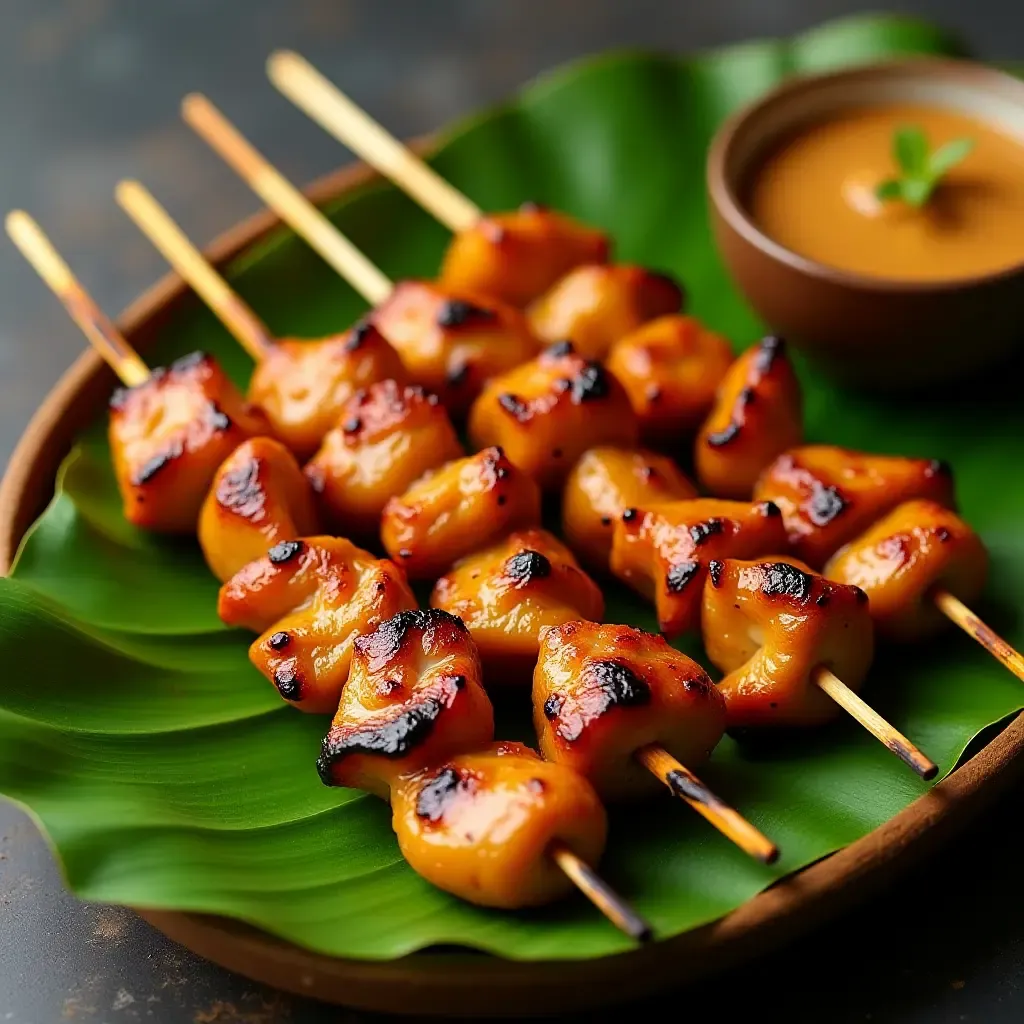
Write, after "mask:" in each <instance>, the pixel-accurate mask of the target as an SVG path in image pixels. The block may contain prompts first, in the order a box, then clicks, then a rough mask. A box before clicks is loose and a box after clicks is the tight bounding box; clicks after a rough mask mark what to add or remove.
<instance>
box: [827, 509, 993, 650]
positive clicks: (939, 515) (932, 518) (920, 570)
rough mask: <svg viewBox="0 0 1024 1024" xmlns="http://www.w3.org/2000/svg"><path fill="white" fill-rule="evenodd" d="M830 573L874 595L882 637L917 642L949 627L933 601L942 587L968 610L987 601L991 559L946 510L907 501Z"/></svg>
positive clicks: (839, 557)
mask: <svg viewBox="0 0 1024 1024" xmlns="http://www.w3.org/2000/svg"><path fill="white" fill-rule="evenodd" d="M824 572H825V575H826V576H828V577H829V579H833V580H837V581H838V582H840V583H847V584H850V585H852V586H857V587H860V588H861V590H863V591H864V592H865V593H866V594H867V595H868V601H869V607H870V609H871V617H872V618H873V619H874V620H875V626H876V628H877V629H878V632H879V635H881V636H885V637H887V638H888V639H891V640H896V641H900V642H914V641H918V640H924V639H926V638H927V637H929V636H932V635H933V634H935V633H937V632H939V631H940V630H941V629H943V628H944V627H946V626H948V625H949V620H948V619H947V618H946V617H945V616H944V615H943V614H942V613H941V612H940V611H939V610H938V608H937V607H936V606H935V603H934V601H933V600H931V598H932V595H933V594H934V592H935V590H936V589H937V588H941V589H943V590H946V591H948V592H949V593H951V594H952V595H953V596H954V597H958V598H959V599H960V600H961V601H963V602H965V603H966V604H973V602H974V601H976V600H977V598H978V597H980V596H981V592H982V590H983V588H984V586H985V578H986V576H987V574H988V553H987V552H986V550H985V545H984V544H983V543H982V541H981V538H980V537H979V536H978V535H977V534H976V533H975V532H974V531H973V530H972V529H971V528H970V526H968V525H967V523H965V522H964V521H963V520H962V519H961V518H960V517H959V516H958V515H956V514H955V513H954V512H950V510H949V509H948V508H946V507H945V506H943V505H939V504H937V503H936V502H934V501H908V502H904V504H902V505H898V506H897V507H896V508H895V509H893V511H892V512H890V513H889V514H888V515H887V516H884V517H883V518H882V519H879V520H878V522H876V523H874V524H873V525H872V526H870V527H869V528H868V529H867V530H866V531H865V532H864V533H862V534H861V535H860V536H859V537H856V538H855V539H854V540H852V541H850V543H849V544H847V545H846V546H845V547H843V548H841V549H840V550H839V551H837V552H836V554H834V555H833V556H832V558H831V559H829V561H828V563H827V564H826V566H825V570H824Z"/></svg>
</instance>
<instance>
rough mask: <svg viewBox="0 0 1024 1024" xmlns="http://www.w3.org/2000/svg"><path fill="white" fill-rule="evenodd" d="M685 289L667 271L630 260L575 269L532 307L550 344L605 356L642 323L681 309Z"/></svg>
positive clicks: (537, 329) (532, 317) (536, 326)
mask: <svg viewBox="0 0 1024 1024" xmlns="http://www.w3.org/2000/svg"><path fill="white" fill-rule="evenodd" d="M683 301H684V293H683V289H682V288H681V287H680V286H679V284H677V283H676V282H675V281H674V280H672V278H671V277H668V276H667V275H666V274H656V273H654V271H651V270H646V269H645V268H644V267H637V266H633V265H631V264H627V263H601V264H589V265H586V266H580V267H576V269H575V270H570V271H569V273H568V274H566V275H565V277H563V278H562V279H561V280H560V281H559V282H558V283H557V284H555V285H554V286H553V287H552V288H551V289H550V290H549V291H547V292H546V293H545V294H544V295H542V296H540V298H538V299H536V300H535V301H534V302H533V303H532V304H531V305H530V308H529V309H528V310H527V316H528V318H529V321H530V326H531V327H532V328H533V333H534V334H535V335H536V336H537V337H538V338H540V339H541V341H546V342H549V343H551V344H555V343H556V342H559V341H571V342H572V343H573V344H574V345H575V346H576V348H577V349H578V350H579V352H580V354H581V355H583V356H584V357H585V358H587V359H604V357H605V356H606V355H607V354H608V350H609V349H610V348H611V347H612V345H614V344H615V342H617V341H619V340H620V339H622V338H624V337H625V336H626V335H627V334H630V333H631V332H632V331H635V330H636V329H637V328H638V327H639V326H640V325H641V324H644V323H647V321H648V320H653V319H655V318H656V317H659V316H667V315H668V314H670V313H678V312H679V311H680V310H681V309H682V307H683Z"/></svg>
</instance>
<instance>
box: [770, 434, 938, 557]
mask: <svg viewBox="0 0 1024 1024" xmlns="http://www.w3.org/2000/svg"><path fill="white" fill-rule="evenodd" d="M754 497H755V499H757V500H759V501H774V502H775V504H776V505H778V506H779V508H780V509H782V518H783V520H784V521H785V523H786V530H787V531H788V533H789V543H790V546H791V547H792V549H793V551H794V552H795V553H796V555H797V556H798V557H799V558H801V559H803V561H805V562H806V563H807V564H808V565H810V566H812V567H813V568H815V569H820V568H821V567H822V566H823V565H824V564H825V562H826V561H827V560H828V558H829V556H830V555H832V554H833V553H834V552H836V551H837V550H838V549H839V548H841V547H842V546H843V545H844V544H846V543H848V542H849V541H851V540H853V539H854V537H856V536H857V535H858V534H860V533H863V531H864V530H866V529H867V528H868V527H869V526H870V525H871V524H872V523H873V522H875V521H876V520H877V519H880V518H881V517H882V516H884V515H886V514H887V513H889V512H891V511H892V510H893V509H894V508H896V506H897V505H902V504H903V502H905V501H910V500H912V499H914V498H924V499H926V500H929V501H936V502H938V503H939V504H940V505H948V506H949V507H951V508H952V507H954V505H953V474H952V471H951V470H950V468H949V466H947V465H946V464H945V463H944V462H938V461H936V460H934V459H906V458H902V457H900V456H891V455H865V454H863V453H861V452H853V451H850V450H849V449H847V448H835V447H832V446H829V445H808V446H806V447H803V448H794V449H793V450H792V451H788V452H786V453H784V454H783V455H780V456H779V457H778V458H777V459H776V460H775V461H774V462H773V463H772V464H771V465H770V466H768V468H767V469H765V471H764V473H762V475H761V477H760V479H759V480H758V482H757V486H756V487H755V488H754Z"/></svg>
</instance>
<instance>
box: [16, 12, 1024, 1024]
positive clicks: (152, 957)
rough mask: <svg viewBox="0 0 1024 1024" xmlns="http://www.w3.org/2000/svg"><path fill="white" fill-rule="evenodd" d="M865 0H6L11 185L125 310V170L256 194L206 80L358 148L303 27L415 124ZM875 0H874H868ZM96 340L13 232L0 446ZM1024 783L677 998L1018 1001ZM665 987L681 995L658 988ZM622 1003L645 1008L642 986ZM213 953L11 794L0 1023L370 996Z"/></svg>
mask: <svg viewBox="0 0 1024 1024" xmlns="http://www.w3.org/2000/svg"><path fill="white" fill-rule="evenodd" d="M864 6H865V5H862V4H859V3H856V2H851V0H773V2H767V0H717V2H707V0H515V2H513V0H347V2H342V0H165V2H160V0H134V2H131V0H3V2H2V4H0V128H2V129H3V133H4V139H5V144H4V147H3V154H2V157H0V206H2V207H3V208H4V209H7V208H9V207H12V206H25V207H27V208H28V209H30V210H32V211H33V212H34V213H36V215H37V216H38V217H39V218H40V220H41V221H42V222H43V223H44V225H45V226H46V227H47V229H48V230H49V231H51V233H52V235H53V237H54V239H55V240H56V242H57V243H58V245H59V246H60V248H61V249H62V250H63V251H64V252H65V253H66V255H67V256H68V258H69V259H70V261H71V263H72V264H73V266H75V267H76V268H77V269H78V270H79V271H80V274H81V276H82V278H83V279H84V280H85V282H86V283H87V285H88V286H89V287H90V288H91V289H92V290H93V291H94V293H95V294H96V296H97V297H98V299H99V300H100V301H101V303H102V304H103V305H104V306H105V307H106V308H107V309H109V310H111V311H115V310H118V309H120V308H121V307H122V306H124V305H125V304H126V303H127V302H128V301H129V300H130V299H131V298H133V297H134V296H135V295H136V294H137V293H138V292H139V291H140V290H141V289H142V288H143V287H144V286H145V285H147V284H149V283H151V282H152V281H153V280H154V279H155V278H156V277H157V276H158V275H159V274H161V273H163V270H164V265H163V263H162V262H161V260H160V258H159V257H158V256H157V255H156V254H155V253H154V252H153V251H152V250H151V249H150V247H149V246H148V244H147V243H146V242H145V241H144V240H143V239H142V237H141V236H140V235H139V234H138V233H137V232H136V230H135V229H134V228H133V227H132V225H131V224H130V223H129V222H128V221H127V219H126V218H125V217H124V216H123V214H121V213H120V211H119V210H118V209H117V208H116V207H115V206H114V204H113V203H112V201H111V198H110V197H111V189H112V187H113V184H114V182H115V181H116V180H117V179H118V178H119V177H122V176H125V175H136V176H139V177H141V178H143V179H144V180H145V181H146V182H147V184H149V185H150V187H151V188H152V189H153V190H154V191H155V193H156V194H157V195H158V196H160V197H161V199H162V200H163V201H164V202H165V203H166V204H167V206H168V207H169V208H170V209H171V210H172V211H173V212H174V214H175V215H176V216H178V217H179V219H180V220H181V222H182V223H183V225H184V226H185V228H186V230H187V231H189V232H190V233H192V235H193V236H194V237H195V238H197V239H199V240H202V241H207V240H209V239H211V238H212V237H214V236H215V235H216V234H217V233H219V232H220V231H222V230H223V229H224V228H226V227H228V226H229V225H230V224H232V223H234V222H235V221H237V220H238V219H239V218H240V217H242V216H244V215H245V214H247V213H249V212H251V211H252V210H253V209H254V208H255V206H256V203H255V201H254V200H253V198H252V197H251V195H250V194H249V192H248V191H247V190H246V189H245V188H244V187H243V186H241V185H240V184H239V183H238V182H237V181H236V180H235V179H234V178H233V176H232V175H231V173H230V172H229V171H227V170H226V169H224V168H223V167H222V166H221V165H220V164H219V163H218V161H217V160H215V159H212V158H211V157H210V155H209V153H208V152H206V150H205V149H204V147H203V144H202V143H200V142H198V141H197V140H196V139H194V138H193V137H192V136H191V135H190V133H189V132H188V131H187V130H186V129H185V128H184V127H182V126H181V124H180V122H179V119H178V116H177V105H178V102H179V100H180V98H181V96H182V95H183V94H184V93H186V92H188V91H189V90H193V89H199V90H202V91H205V92H207V93H208V94H209V95H210V96H211V97H212V98H214V99H215V100H216V101H217V102H218V103H219V104H221V105H222V106H223V107H224V109H225V110H226V111H227V112H228V113H229V114H230V115H231V116H232V117H233V118H234V119H235V120H237V122H238V123H239V125H240V126H241V128H242V129H243V130H244V131H245V132H246V133H248V134H249V135H250V136H251V137H252V138H253V139H254V141H255V142H256V143H257V145H259V146H260V147H262V148H264V149H265V151H266V152H267V153H268V154H269V155H271V156H272V157H273V158H274V159H275V160H276V161H277V162H278V163H279V165H280V166H281V168H282V169H283V170H284V171H285V172H286V173H287V174H288V175H290V176H292V177H293V178H294V179H296V180H309V179H311V178H313V177H315V176H316V175H319V174H321V173H323V172H325V171H327V170H329V169H331V168H332V167H334V166H336V165H337V164H338V163H339V162H343V161H344V160H345V159H347V156H346V154H344V151H342V150H341V149H339V147H338V146H337V145H336V144H335V143H334V142H333V141H331V140H330V139H329V138H328V137H327V136H326V135H324V134H323V133H322V132H321V131H320V130H319V129H318V128H316V127H315V126H313V125H312V124H310V123H309V122H307V121H306V120H305V119H304V118H303V117H302V116H301V115H298V114H297V113H296V112H295V111H294V110H292V109H291V108H290V107H289V105H288V104H287V102H286V101H285V100H283V99H282V98H280V97H279V96H278V95H277V94H276V93H275V92H274V91H273V89H272V88H271V87H270V86H269V85H268V84H267V82H266V80H265V78H264V75H263V60H264V58H265V56H266V54H267V53H268V52H269V51H270V50H271V49H272V48H274V47H277V46H294V47H296V48H298V49H300V50H301V51H302V52H304V53H305V54H306V55H307V56H309V57H310V58H311V59H312V60H313V61H314V62H316V63H317V64H318V65H320V66H321V67H322V68H323V69H324V70H325V71H326V72H328V73H329V74H332V75H335V76H337V77H338V78H339V79H343V80H344V81H345V83H346V84H347V86H348V87H349V88H350V90H351V92H352V93H353V94H354V96H355V97H356V98H357V99H358V100H360V101H361V102H363V103H365V104H366V105H367V106H368V107H369V108H370V109H372V110H373V111H374V112H375V113H377V114H378V115H379V116H380V117H381V118H382V119H383V120H384V121H385V122H386V123H387V124H388V125H389V126H391V127H392V128H393V129H394V130H396V131H397V132H399V133H400V134H405V135H408V134H414V133H417V132H422V131H426V130H429V129H431V128H434V127H436V126H437V125H439V124H441V123H443V122H444V121H446V120H447V119H449V118H451V117H453V116H455V115H458V114H462V113H465V112H467V111H468V110H471V109H473V108H474V107H477V106H479V105H480V104H482V103H486V102H488V101H491V100H495V99H498V98H500V97H501V96H503V95H504V94H505V93H507V92H508V91H509V90H511V89H513V88H515V87H516V86H517V85H519V84H520V83H521V82H523V81H524V80H526V79H527V78H529V77H530V76H532V75H533V74H535V73H537V72H539V71H542V70H544V69H545V68H547V67H550V66H551V65H553V64H556V63H559V62H561V61H564V60H567V59H569V58H572V57H575V56H578V55H580V54H584V53H587V52H591V51H594V50H599V49H604V48H607V47H610V46H630V45H635V46H650V47H657V48H661V49H679V50H682V49H693V48H696V47H703V46H709V45H715V44H718V43H723V42H729V41H733V40H738V39H743V38H747V37H753V36H762V35H782V34H787V33H790V32H793V31H797V30H800V29H802V28H805V27H807V26H809V25H811V24H814V23H816V22H818V21H821V20H823V19H825V18H828V17H832V16H835V15H838V14H844V13H850V12H853V11H857V10H861V9H862V8H863V7H864ZM869 6H870V5H869ZM898 6H899V7H900V9H901V10H904V11H906V12H908V13H916V14H921V15H925V16H929V17H932V18H935V19H937V20H940V21H943V22H945V23H946V24H949V25H951V26H954V27H956V28H958V29H960V30H961V31H963V32H964V33H965V35H966V36H967V38H968V40H969V41H970V42H971V44H972V45H973V47H974V50H975V52H977V53H978V54H980V55H983V56H985V57H988V58H991V59H997V60H1001V59H1012V58H1018V59H1020V58H1024V5H1022V4H1021V3H1020V2H1019V0H1005V2H1001V0H974V2H973V3H970V4H965V3H962V2H960V0H913V2H911V0H904V2H903V3H900V4H899V5H898ZM81 347H82V339H81V338H80V336H79V334H78V333H77V331H76V329H75V328H74V327H73V326H72V325H71V324H70V322H69V321H68V320H67V318H66V317H65V315H64V313H63V312H62V310H61V309H60V308H59V307H58V306H57V304H56V303H55V302H54V301H53V300H52V299H51V298H50V296H49V294H48V293H47V292H46V291H45V290H44V289H43V287H42V286H41V285H40V284H39V283H38V282H37V281H36V280H35V278H34V276H33V274H32V272H31V271H30V270H29V269H28V267H27V266H25V265H24V263H23V262H22V261H21V259H20V257H19V256H18V255H17V253H15V252H14V251H13V249H12V248H11V247H10V246H8V245H6V244H3V245H0V465H3V464H4V463H5V462H6V459H7V457H8V456H9V454H10V452H11V450H12V448H13V446H14V444H15V442H16V440H17V437H18V435H19V433H20V431H21V430H22V428H23V427H24V425H25V423H26V422H27V421H28V419H29V417H30V416H31V414H32V412H33V410H34V409H35V408H36V406H37V405H38V403H39V401H40V400H41V398H42V397H43V395H44V394H45V393H46V392H47V390H48V389H49V388H50V386H51V385H52V383H53V382H54V381H55V380H56V378H57V377H58V376H59V374H60V373H61V371H62V370H63V369H64V368H65V367H66V366H67V365H68V363H69V362H70V361H71V360H72V359H73V358H74V356H75V355H76V354H77V353H78V352H79V351H80V349H81ZM1018 811H1019V796H1014V797H1012V798H1010V799H1007V800H1005V801H1004V802H1003V803H1002V805H1000V806H999V807H997V808H995V809H994V810H993V811H992V812H990V813H989V814H987V815H986V817H985V818H984V819H983V822H982V824H981V826H980V827H979V828H978V829H977V830H976V831H974V832H972V833H971V834H970V835H969V836H968V837H966V838H964V839H963V840H961V841H960V842H958V843H957V844H956V845H954V846H952V847H950V848H948V849H947V850H946V851H945V852H943V853H942V854H940V855H938V856H936V857H935V858H934V859H932V860H931V861H930V862H929V863H928V865H927V866H925V867H923V868H922V869H921V870H920V871H919V872H917V873H916V874H915V875H914V876H912V877H911V878H910V879H908V880H907V882H906V883H905V884H903V885H901V886H899V887H898V888H896V889H894V890H892V891H891V892H890V893H888V894H887V895H886V896H885V897H883V898H880V899H877V900H873V901H871V902H870V903H868V904H866V905H865V906H864V908H863V909H862V910H860V911H859V912H858V913H856V914H854V915H851V916H849V917H847V918H845V919H844V920H842V921H840V922H838V923H837V924H835V925H833V926H831V927H829V928H827V929H824V930H822V931H821V932H819V933H818V934H817V935H816V936H814V937H813V938H811V939H809V940H807V941H804V942H802V943H800V944H798V945H797V946H795V947H793V948H792V949H791V950H789V951H787V952H786V953H784V954H781V955H776V956H773V957H770V958H767V959H765V960H763V961H761V962H759V963H758V964H756V965H754V966H752V967H748V968H745V969H743V970H739V971H736V972H733V973H732V974H731V975H728V976H726V977H725V978H722V979H719V980H717V981H714V982H709V983H707V984H705V985H702V986H699V987H697V988H695V989H691V990H688V991H686V992H681V993H679V994H678V995H677V996H676V997H675V1006H676V1007H677V1008H678V1009H677V1012H676V1011H674V1012H673V1013H672V1016H677V1015H678V1016H680V1017H682V1016H683V1015H686V1016H693V1015H696V1014H700V1015H702V1016H705V1015H713V1014H717V1015H719V1016H720V1018H721V1019H723V1020H734V1019H736V1020H739V1019H751V1018H752V1017H754V1016H758V1017H760V1018H761V1019H763V1020H769V1021H774V1020H788V1021H793V1022H803V1021H807V1022H811V1021H814V1022H821V1021H832V1022H840V1021H842V1022H845V1021H868V1020H870V1021H887V1022H888V1021H893V1022H895V1021H900V1022H924V1021H928V1022H946V1021H982V1022H999V1021H1021V1020H1024V991H1022V986H1024V924H1022V922H1021V914H1020V910H1021V899H1020V895H1019V893H1020V882H1019V872H1020V868H1019V856H1018V851H1019V849H1020V840H1021V839H1022V838H1024V836H1022V834H1021V829H1020V825H1019V821H1018V817H1019V815H1018ZM665 1005H666V1006H667V1005H670V1004H667V1003H666V1004H665ZM622 1012H623V1013H628V1014H629V1015H632V1014H634V1013H635V1014H640V1013H644V1014H649V1013H652V1012H653V1007H650V1006H647V1007H630V1008H628V1010H624V1011H622ZM368 1019H370V1018H369V1017H368V1016H366V1015H357V1014H346V1013H344V1012H342V1011H338V1010H334V1009H328V1008H325V1007H319V1006H315V1005H313V1004H310V1003H306V1002H303V1001H300V1000H294V999H290V998H287V997H284V996H279V995H276V994H274V993H272V992H269V991H266V990H262V989H260V988H259V987H258V986H254V985H251V984H249V983H247V982H245V981H243V980H241V979H238V978H236V977H233V976H231V975H229V974H227V973H226V972H223V971H220V970H219V969H217V968H214V967H211V966H209V965H207V964H204V963H201V962H200V961H198V960H197V959H196V958H194V957H192V956H191V955H189V954H188V953H186V952H184V951H183V950H181V949H180V948H178V947H176V946H174V945H173V944H171V943H170V942H168V941H167V940H165V939H163V938H162V937H161V936H160V935H158V934H156V933H155V932H153V931H152V930H151V929H150V928H149V927H148V926H146V925H144V924H143V923H141V922H140V921H139V920H138V919H137V918H135V917H134V916H133V915H132V914H131V913H130V912H127V911H122V910H116V909H107V908H100V907H92V906H87V905H84V904H80V903H78V902H77V901H76V900H74V899H73V898H72V897H70V896H69V895H67V894H66V892H65V891H64V889H63V887H62V885H61V880H60V877H59V873H58V871H57V869H56V868H55V866H54V864H53V861H52V858H51V857H50V854H49V852H48V850H47V849H46V847H45V845H44V843H43V842H42V840H41V839H40V837H39V835H38V833H37V832H36V830H35V829H34V827H33V826H32V825H31V823H30V822H29V820H28V819H27V818H26V817H25V816H24V815H22V814H21V812H20V811H19V810H17V809H16V808H15V807H13V806H12V805H10V804H6V803H2V802H0V1022H7V1021H10V1022H13V1024H51V1022H56V1021H61V1020H78V1021H85V1022H119V1021H132V1020H157V1021H166V1022H170V1024H178V1022H195V1024H212V1022H224V1024H229V1022H230V1024H271V1022H277V1021H296V1022H313V1021H328V1020H330V1021H338V1020H368Z"/></svg>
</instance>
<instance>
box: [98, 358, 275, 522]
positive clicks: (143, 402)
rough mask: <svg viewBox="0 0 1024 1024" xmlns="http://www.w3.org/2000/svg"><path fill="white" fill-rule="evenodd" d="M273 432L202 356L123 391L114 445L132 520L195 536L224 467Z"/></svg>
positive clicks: (113, 414) (114, 401)
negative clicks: (261, 436)
mask: <svg viewBox="0 0 1024 1024" xmlns="http://www.w3.org/2000/svg"><path fill="white" fill-rule="evenodd" d="M267 431H268V425H267V421H266V420H265V419H264V417H263V414H262V413H261V412H260V411H259V410H258V409H255V408H254V407H253V406H251V405H249V403H248V402H246V400H245V399H244V398H243V397H242V395H241V394H240V393H239V391H238V389H237V388H236V387H235V386H234V384H232V383H231V381H230V380H228V378H227V375H226V374H225V373H224V371H223V370H222V369H221V368H220V367H219V366H218V365H217V363H216V362H215V361H214V359H213V358H212V357H211V356H208V355H205V354H204V353H202V352H194V353H192V355H189V356H185V357H184V358H182V359H179V360H177V361H176V362H173V363H171V365H170V366H168V367H166V368H159V369H155V370H153V371H152V373H151V374H150V376H149V378H148V379H147V380H145V381H143V382H142V383H141V384H137V385H136V386H135V387H131V388H118V390H117V391H115V392H114V394H113V396H112V397H111V399H110V428H109V437H110V451H111V456H112V458H113V462H114V475H115V477H116V478H117V486H118V488H119V489H120V491H121V497H122V499H123V501H124V516H125V519H127V520H128V522H129V523H131V524H132V525H134V526H139V527H142V528H143V529H145V530H154V531H156V532H158V533H195V531H196V525H197V523H198V520H199V510H200V509H201V508H202V505H203V501H204V500H205V499H206V494H207V492H208V491H209V489H210V484H211V482H212V481H213V478H214V475H215V474H216V472H217V469H218V468H219V466H220V465H221V463H222V462H223V461H224V460H225V459H226V458H227V457H228V456H229V455H230V454H231V453H232V452H233V451H234V450H235V449H236V448H237V447H238V446H239V445H240V444H241V443H242V442H243V441H245V440H247V439H248V438H250V437H255V436H257V435H259V434H266V433H267Z"/></svg>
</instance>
